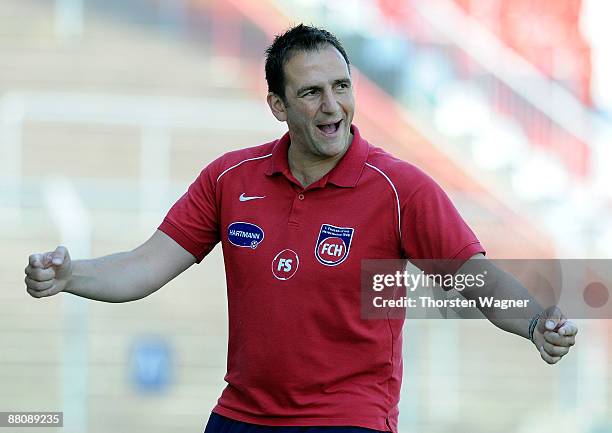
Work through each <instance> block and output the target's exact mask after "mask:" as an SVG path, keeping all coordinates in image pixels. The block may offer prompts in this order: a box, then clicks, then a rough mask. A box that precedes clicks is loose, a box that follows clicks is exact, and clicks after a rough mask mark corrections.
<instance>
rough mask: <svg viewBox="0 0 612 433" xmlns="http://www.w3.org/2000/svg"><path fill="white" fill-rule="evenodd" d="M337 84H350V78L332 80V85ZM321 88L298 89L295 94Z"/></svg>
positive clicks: (315, 86)
mask: <svg viewBox="0 0 612 433" xmlns="http://www.w3.org/2000/svg"><path fill="white" fill-rule="evenodd" d="M338 84H351V79H350V78H340V79H338V80H334V82H333V83H332V85H334V86H337V85H338ZM321 89H322V87H321V86H317V85H314V86H304V87H300V88H299V89H298V91H297V92H296V93H297V94H298V95H301V94H302V93H304V92H306V91H309V90H321Z"/></svg>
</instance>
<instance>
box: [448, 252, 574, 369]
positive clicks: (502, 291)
mask: <svg viewBox="0 0 612 433" xmlns="http://www.w3.org/2000/svg"><path fill="white" fill-rule="evenodd" d="M482 273H485V274H486V278H485V279H484V281H485V284H484V286H483V287H469V288H466V289H464V290H462V291H461V292H460V293H461V295H462V296H463V297H465V298H466V299H468V300H475V301H476V305H477V306H478V309H479V310H480V311H481V312H482V313H483V314H484V315H485V317H486V318H487V319H489V321H491V323H493V324H494V325H495V326H497V327H498V328H500V329H503V330H504V331H508V332H512V333H513V334H516V335H520V336H522V337H525V338H527V339H529V338H530V326H531V327H532V328H533V329H532V340H531V341H532V342H533V344H535V346H536V348H537V349H538V350H539V352H540V356H541V357H542V359H543V360H544V361H546V362H547V363H548V364H555V363H557V362H558V361H559V360H560V359H561V358H562V357H563V356H565V355H566V354H567V353H568V352H569V350H570V347H572V346H573V345H574V344H575V342H576V334H577V333H578V327H577V326H576V324H575V323H573V322H571V321H570V320H567V318H566V317H565V316H564V315H563V313H562V312H561V310H559V308H557V307H556V306H554V305H553V306H547V308H544V307H542V306H541V305H540V304H539V303H538V302H537V301H536V300H535V299H534V297H533V296H532V295H531V294H530V293H529V290H527V289H526V288H525V287H524V286H523V284H521V282H520V281H518V280H517V279H516V278H514V277H513V276H512V275H510V274H508V273H506V272H504V271H503V270H501V269H499V268H498V267H497V266H495V264H493V263H492V262H491V261H489V260H488V259H486V258H485V257H484V256H483V255H482V254H477V255H475V256H473V257H472V258H471V259H469V260H468V261H467V262H465V263H464V264H463V266H462V267H461V268H460V269H459V270H458V271H457V274H471V275H476V274H482ZM483 297H492V298H495V299H499V300H517V301H524V302H523V304H524V305H525V306H524V307H523V308H508V309H502V308H498V307H495V306H493V305H491V306H485V305H483V304H482V303H480V302H479V298H483Z"/></svg>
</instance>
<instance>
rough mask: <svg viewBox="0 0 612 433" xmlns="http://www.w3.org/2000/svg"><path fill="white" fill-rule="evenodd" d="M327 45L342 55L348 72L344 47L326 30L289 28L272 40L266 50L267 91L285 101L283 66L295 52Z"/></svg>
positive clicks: (304, 27)
mask: <svg viewBox="0 0 612 433" xmlns="http://www.w3.org/2000/svg"><path fill="white" fill-rule="evenodd" d="M327 44H329V45H331V46H333V47H334V48H335V49H337V50H338V51H339V52H340V54H342V57H344V60H345V61H346V66H347V67H348V68H349V72H350V64H351V62H350V61H349V58H348V56H347V55H346V51H345V50H344V47H343V46H342V44H341V43H340V42H339V41H338V39H337V38H336V37H335V36H334V35H333V34H331V33H330V32H328V31H327V30H323V29H320V28H317V27H312V26H305V25H304V24H300V25H297V26H295V27H292V28H290V29H289V30H287V31H286V32H285V33H283V34H281V35H277V36H276V37H275V38H274V42H272V44H271V45H270V46H269V47H268V49H267V50H266V81H267V82H268V91H269V92H272V93H275V94H276V95H278V96H280V97H281V98H282V99H283V100H285V73H284V66H285V64H286V63H287V62H288V61H289V60H290V59H291V57H292V55H293V54H294V53H295V52H296V51H313V50H318V49H320V48H321V47H323V46H325V45H327Z"/></svg>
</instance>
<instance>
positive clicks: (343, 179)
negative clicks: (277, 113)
mask: <svg viewBox="0 0 612 433" xmlns="http://www.w3.org/2000/svg"><path fill="white" fill-rule="evenodd" d="M351 131H352V132H353V141H352V142H351V144H350V145H349V148H348V150H347V151H346V153H345V154H344V156H343V157H342V159H341V160H340V161H339V162H338V164H336V166H335V167H334V168H332V170H331V171H330V172H329V173H327V174H326V175H325V176H324V177H323V179H321V181H319V182H322V185H321V186H324V185H325V183H327V182H330V183H332V184H334V185H336V186H340V187H347V188H352V187H354V186H355V185H357V181H358V180H359V177H360V176H361V172H362V171H363V168H364V167H365V163H366V159H367V157H368V147H369V145H368V142H367V141H365V140H364V139H362V138H361V135H360V134H359V129H358V128H357V127H356V126H355V125H351ZM290 144H291V139H290V138H289V132H287V133H285V135H283V136H282V137H281V138H280V139H279V140H278V141H277V142H276V144H275V145H274V149H272V157H271V158H270V165H269V166H268V169H267V170H266V175H268V176H272V175H274V174H277V173H281V174H283V175H284V176H285V177H287V178H289V179H293V175H292V174H291V169H290V168H289V160H288V159H287V152H288V150H289V145H290Z"/></svg>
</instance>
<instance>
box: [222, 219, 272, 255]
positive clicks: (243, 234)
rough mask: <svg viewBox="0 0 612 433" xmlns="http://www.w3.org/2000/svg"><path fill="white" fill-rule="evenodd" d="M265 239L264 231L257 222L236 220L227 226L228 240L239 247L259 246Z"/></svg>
mask: <svg viewBox="0 0 612 433" xmlns="http://www.w3.org/2000/svg"><path fill="white" fill-rule="evenodd" d="M263 239H264V231H263V230H262V229H261V227H259V226H257V225H255V224H252V223H247V222H242V221H236V222H233V223H231V224H230V225H229V226H228V227H227V240H228V241H229V242H230V243H231V244H232V245H236V246H237V247H243V248H257V246H258V245H259V244H260V243H261V242H262V241H263Z"/></svg>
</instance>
